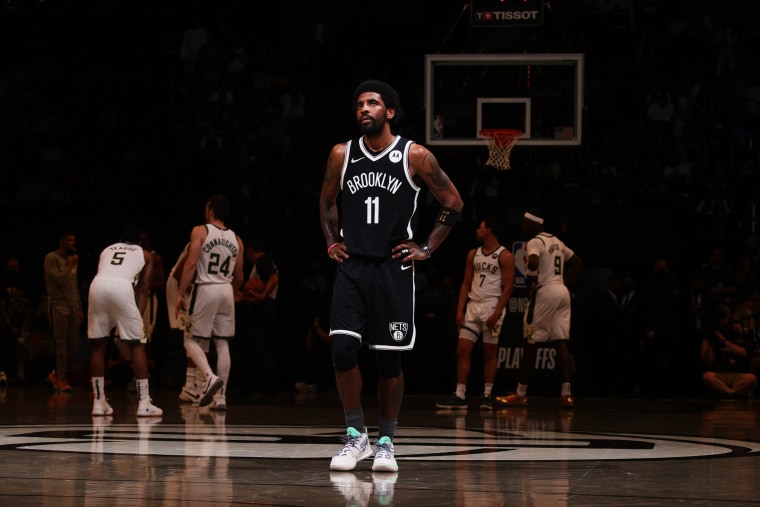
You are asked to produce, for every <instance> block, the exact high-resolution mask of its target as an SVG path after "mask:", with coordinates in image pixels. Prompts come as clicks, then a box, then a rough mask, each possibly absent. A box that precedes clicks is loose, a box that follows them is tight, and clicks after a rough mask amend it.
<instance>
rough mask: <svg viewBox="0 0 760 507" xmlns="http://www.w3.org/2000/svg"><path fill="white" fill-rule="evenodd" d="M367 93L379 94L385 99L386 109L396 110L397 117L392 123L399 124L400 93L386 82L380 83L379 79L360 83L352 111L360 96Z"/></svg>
mask: <svg viewBox="0 0 760 507" xmlns="http://www.w3.org/2000/svg"><path fill="white" fill-rule="evenodd" d="M366 92H376V93H379V94H380V96H381V97H382V98H383V102H384V103H385V107H386V108H388V109H395V110H396V116H395V117H394V118H393V119H392V120H391V123H395V122H398V121H399V120H400V119H401V113H402V111H401V98H400V97H399V94H398V92H397V91H396V90H395V89H394V88H393V87H392V86H391V85H389V84H388V83H386V82H385V81H379V80H377V79H368V80H366V81H362V82H361V83H359V86H357V87H356V89H355V90H354V100H353V102H352V103H351V109H352V110H353V108H354V107H356V101H357V100H358V99H359V95H361V94H362V93H366Z"/></svg>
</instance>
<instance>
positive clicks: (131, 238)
mask: <svg viewBox="0 0 760 507" xmlns="http://www.w3.org/2000/svg"><path fill="white" fill-rule="evenodd" d="M119 238H120V239H121V241H122V242H123V243H134V244H138V243H140V229H139V228H137V227H135V226H134V225H125V226H124V227H122V229H121V234H120V236H119Z"/></svg>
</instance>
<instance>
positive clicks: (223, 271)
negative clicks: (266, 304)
mask: <svg viewBox="0 0 760 507" xmlns="http://www.w3.org/2000/svg"><path fill="white" fill-rule="evenodd" d="M228 215H229V202H228V201H227V199H226V198H225V197H224V196H221V195H214V196H212V197H210V198H209V200H208V202H207V203H206V213H205V217H206V222H205V224H204V225H198V226H195V227H193V230H192V232H191V233H190V244H189V246H188V252H187V259H186V261H185V265H184V267H183V270H182V276H181V277H180V282H179V286H178V287H177V298H176V304H175V311H176V312H177V313H179V312H181V311H183V310H187V312H188V316H189V321H190V326H191V328H192V337H190V336H186V337H185V340H184V343H185V350H186V352H187V355H188V357H189V358H190V359H191V360H192V362H193V363H195V365H196V367H197V368H199V369H200V370H201V371H202V372H203V375H204V378H205V380H206V385H205V387H204V390H203V393H202V394H201V396H200V399H199V401H198V403H199V405H200V406H201V407H204V406H206V405H209V404H210V403H211V402H212V401H213V402H214V406H213V407H211V408H216V409H218V410H226V408H227V403H226V398H225V387H226V383H227V379H228V378H229V374H230V366H231V359H230V349H229V343H228V340H229V339H231V338H232V337H234V336H235V300H236V294H240V292H239V291H238V288H239V287H240V286H241V285H242V283H243V260H242V252H243V241H242V240H241V239H240V237H239V236H238V235H237V234H235V232H234V231H233V230H232V229H228V228H227V227H226V225H225V220H226V219H227V216H228ZM191 283H193V284H194V286H195V288H194V289H193V295H192V299H191V302H189V303H188V301H187V299H186V294H185V293H186V291H187V289H188V287H189V286H190V284H191ZM240 295H241V297H242V294H240ZM211 339H213V340H214V347H215V349H216V354H217V364H216V369H217V373H218V376H217V374H215V373H214V372H213V371H212V369H211V367H210V366H209V364H208V358H207V357H206V354H205V353H204V351H203V348H202V346H201V345H200V343H201V342H202V341H204V340H205V341H208V340H211ZM217 392H219V395H218V396H215V395H216V394H217Z"/></svg>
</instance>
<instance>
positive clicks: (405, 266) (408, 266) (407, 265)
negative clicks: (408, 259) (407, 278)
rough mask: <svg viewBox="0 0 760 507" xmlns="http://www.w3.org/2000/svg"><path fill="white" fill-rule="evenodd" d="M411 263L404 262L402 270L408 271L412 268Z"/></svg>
mask: <svg viewBox="0 0 760 507" xmlns="http://www.w3.org/2000/svg"><path fill="white" fill-rule="evenodd" d="M411 267H412V265H411V264H402V265H401V271H406V270H407V269H409V268H411Z"/></svg>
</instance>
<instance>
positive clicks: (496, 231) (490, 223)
mask: <svg viewBox="0 0 760 507" xmlns="http://www.w3.org/2000/svg"><path fill="white" fill-rule="evenodd" d="M483 223H484V224H486V227H488V228H489V229H491V234H493V235H494V236H496V237H497V238H499V239H501V234H502V227H501V220H499V219H498V218H496V217H494V216H490V217H486V218H484V219H483Z"/></svg>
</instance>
